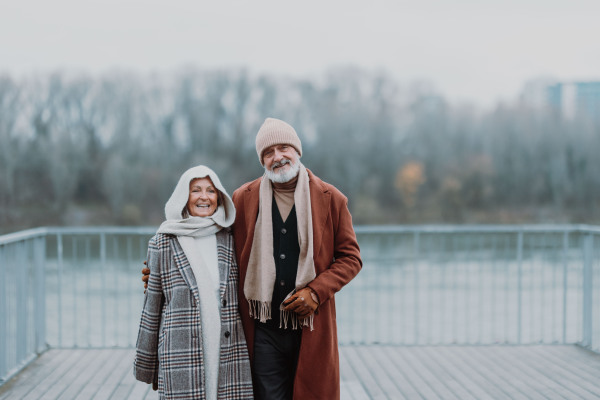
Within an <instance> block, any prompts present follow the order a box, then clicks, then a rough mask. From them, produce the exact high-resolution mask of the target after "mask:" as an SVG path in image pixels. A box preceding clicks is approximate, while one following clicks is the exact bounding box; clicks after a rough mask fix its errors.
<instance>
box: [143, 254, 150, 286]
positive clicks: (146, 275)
mask: <svg viewBox="0 0 600 400" xmlns="http://www.w3.org/2000/svg"><path fill="white" fill-rule="evenodd" d="M144 265H148V262H147V261H144ZM148 279H150V268H148V267H144V268H142V282H144V293H146V289H148Z"/></svg>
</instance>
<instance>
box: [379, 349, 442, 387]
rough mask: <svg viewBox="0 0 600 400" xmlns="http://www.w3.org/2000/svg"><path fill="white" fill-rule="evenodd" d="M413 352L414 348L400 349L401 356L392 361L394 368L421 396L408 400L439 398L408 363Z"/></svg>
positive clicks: (398, 355)
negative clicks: (414, 399)
mask: <svg viewBox="0 0 600 400" xmlns="http://www.w3.org/2000/svg"><path fill="white" fill-rule="evenodd" d="M400 349H402V350H400ZM413 350H414V348H410V347H405V348H400V347H399V348H398V351H399V352H400V354H397V355H396V356H395V357H393V358H391V359H390V361H391V363H392V364H393V365H394V368H395V369H396V370H397V371H399V373H400V374H401V375H402V376H404V377H405V378H406V381H408V382H410V383H411V384H412V387H413V388H414V390H415V391H416V392H417V393H418V395H419V397H416V396H415V397H408V398H425V399H437V398H439V394H437V393H436V392H435V391H433V390H432V389H431V388H430V387H429V384H428V383H427V382H426V381H425V380H424V379H423V378H422V377H421V375H420V374H419V373H417V369H415V368H414V366H413V365H412V364H411V363H410V362H408V359H409V357H410V355H409V353H410V352H411V351H413Z"/></svg>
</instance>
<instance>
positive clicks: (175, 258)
mask: <svg viewBox="0 0 600 400" xmlns="http://www.w3.org/2000/svg"><path fill="white" fill-rule="evenodd" d="M217 257H218V264H219V276H220V279H221V288H220V294H221V355H220V362H219V364H220V365H219V388H218V398H219V399H251V398H252V397H253V393H252V378H251V373H250V359H249V357H248V349H247V347H246V339H245V337H244V331H243V329H242V322H241V319H240V315H239V311H238V298H237V293H238V289H237V285H238V266H237V264H236V262H235V254H234V247H233V239H232V236H231V231H230V230H229V229H223V230H221V231H220V232H219V233H217ZM148 267H149V268H150V271H151V273H150V280H149V282H148V290H147V291H146V296H145V298H144V308H143V310H142V320H141V322H140V330H139V333H138V339H137V344H136V355H135V361H134V364H133V373H134V375H135V377H136V379H137V380H140V381H142V382H146V383H155V382H158V390H159V394H160V398H161V399H205V398H206V394H205V388H204V363H203V355H202V335H201V329H202V326H201V324H200V309H199V307H198V304H199V294H198V285H197V284H196V279H195V277H194V273H193V272H192V267H191V266H190V263H189V262H188V260H187V258H186V256H185V253H184V252H183V249H182V248H181V246H180V245H179V242H178V240H177V238H176V237H175V236H173V235H165V234H156V235H155V236H154V237H153V238H152V239H150V242H149V244H148Z"/></svg>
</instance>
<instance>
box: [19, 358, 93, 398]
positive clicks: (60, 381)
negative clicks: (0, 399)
mask: <svg viewBox="0 0 600 400" xmlns="http://www.w3.org/2000/svg"><path fill="white" fill-rule="evenodd" d="M60 351H66V352H67V353H70V354H69V357H68V358H67V359H66V360H65V361H64V362H63V363H61V364H60V365H59V366H58V367H57V368H56V369H55V370H54V371H52V373H50V374H49V375H48V376H47V377H46V378H44V379H43V380H42V381H41V382H40V383H39V385H37V386H36V387H35V388H34V389H33V390H32V391H31V392H29V393H28V394H27V395H26V396H25V397H23V400H37V399H45V398H48V399H51V398H55V397H52V396H53V395H52V393H53V391H52V388H53V387H56V388H57V389H61V388H64V386H65V385H66V384H67V382H68V379H69V372H70V371H72V370H74V369H77V368H79V366H80V364H81V363H82V362H83V355H84V354H85V353H86V350H60ZM60 391H62V390H60ZM49 392H50V393H49Z"/></svg>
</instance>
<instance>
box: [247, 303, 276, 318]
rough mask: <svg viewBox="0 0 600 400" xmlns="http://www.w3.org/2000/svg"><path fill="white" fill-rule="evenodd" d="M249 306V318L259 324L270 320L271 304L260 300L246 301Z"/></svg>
mask: <svg viewBox="0 0 600 400" xmlns="http://www.w3.org/2000/svg"><path fill="white" fill-rule="evenodd" d="M248 304H249V305H250V316H251V317H252V318H254V319H258V320H260V322H267V320H268V319H271V302H270V301H260V300H248Z"/></svg>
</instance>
